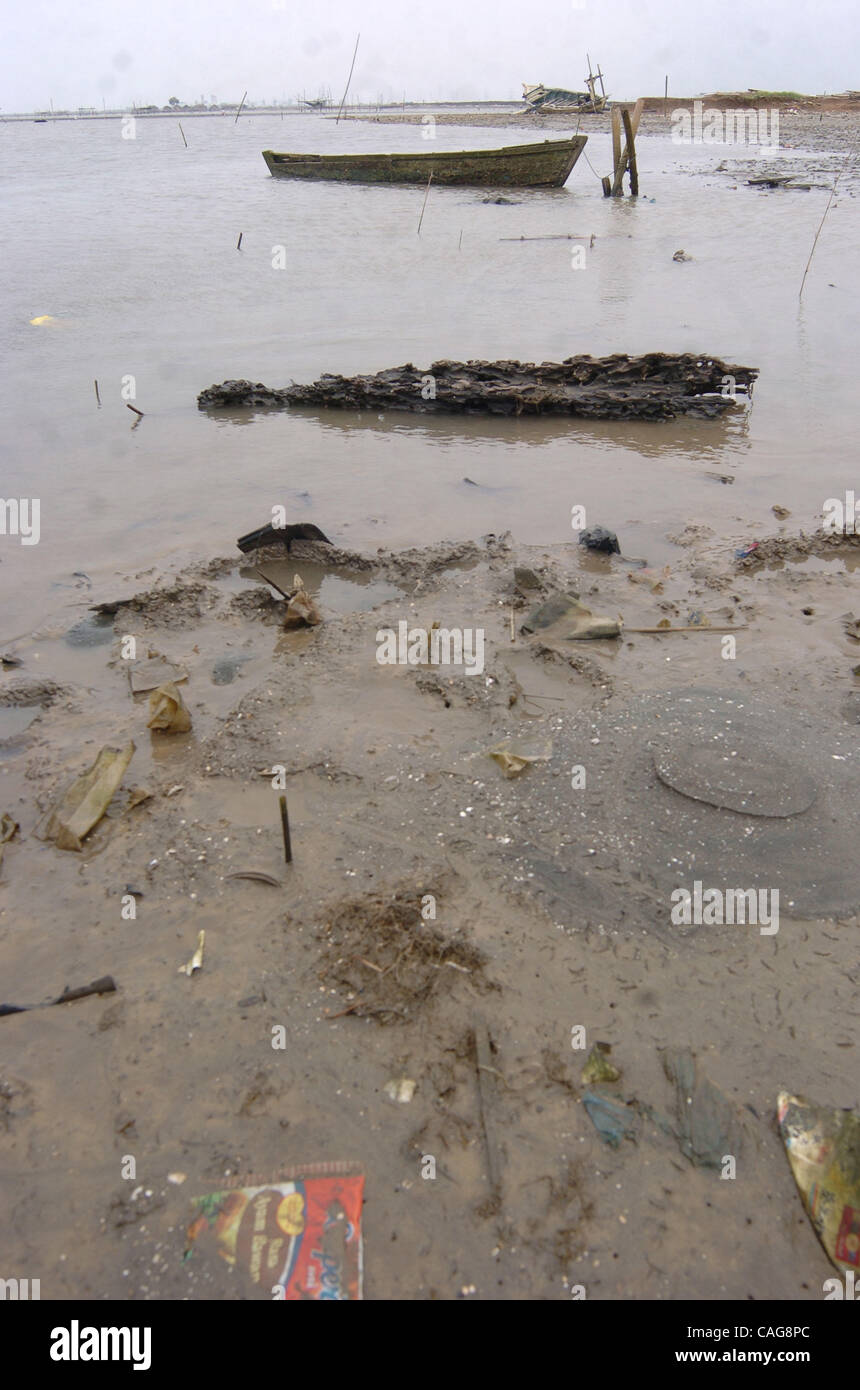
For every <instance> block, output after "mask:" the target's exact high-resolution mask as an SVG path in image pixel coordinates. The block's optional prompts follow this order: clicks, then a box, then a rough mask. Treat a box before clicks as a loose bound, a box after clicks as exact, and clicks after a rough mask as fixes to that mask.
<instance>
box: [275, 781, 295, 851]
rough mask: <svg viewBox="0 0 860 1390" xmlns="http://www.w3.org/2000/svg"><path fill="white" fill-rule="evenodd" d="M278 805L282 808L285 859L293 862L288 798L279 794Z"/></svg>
mask: <svg viewBox="0 0 860 1390" xmlns="http://www.w3.org/2000/svg"><path fill="white" fill-rule="evenodd" d="M278 805H279V806H280V808H281V830H282V831H283V834H284V859H285V860H286V862H287V863H288V864H292V862H293V847H292V845H291V843H290V817H289V815H288V814H287V798H286V797H285V796H279V797H278Z"/></svg>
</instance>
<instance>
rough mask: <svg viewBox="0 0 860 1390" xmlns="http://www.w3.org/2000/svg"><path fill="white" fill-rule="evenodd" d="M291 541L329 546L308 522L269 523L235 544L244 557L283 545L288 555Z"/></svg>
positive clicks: (319, 531)
mask: <svg viewBox="0 0 860 1390" xmlns="http://www.w3.org/2000/svg"><path fill="white" fill-rule="evenodd" d="M211 389H213V390H214V389H217V388H214V387H213V388H211ZM263 390H265V387H264V388H263ZM293 541H322V542H323V544H324V545H331V541H330V540H329V538H328V536H324V535H323V533H322V531H321V530H320V528H319V527H318V526H314V525H313V524H312V523H311V522H309V521H300V522H299V523H298V524H297V525H295V526H273V525H272V524H271V522H270V523H269V525H268V526H260V527H258V528H257V530H256V531H249V532H248V534H247V535H246V536H240V537H239V539H238V540H237V542H236V544H237V545H238V547H239V549H240V550H241V551H242V552H243V554H245V555H247V553H248V551H249V550H259V549H260V547H261V546H264V545H284V546H286V549H287V554H288V555H289V553H290V547H291V546H292V543H293Z"/></svg>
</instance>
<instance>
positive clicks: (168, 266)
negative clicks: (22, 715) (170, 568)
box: [0, 116, 858, 641]
mask: <svg viewBox="0 0 860 1390" xmlns="http://www.w3.org/2000/svg"><path fill="white" fill-rule="evenodd" d="M184 128H185V133H186V136H187V139H188V144H189V148H188V149H186V148H185V147H184V146H183V143H182V139H181V137H180V134H179V131H178V129H177V125H176V122H174V121H173V120H170V119H153V120H146V119H139V120H138V121H137V124H136V130H135V135H136V138H135V139H133V140H130V139H123V138H122V135H121V124H120V122H119V121H110V120H107V121H81V122H74V121H69V122H55V123H49V124H46V125H34V124H27V123H4V124H2V125H0V144H2V168H3V176H2V178H3V199H2V205H3V211H2V214H1V215H2V236H3V245H4V249H5V252H6V254H5V257H4V260H5V271H4V281H5V283H4V301H5V304H6V306H7V309H6V314H5V316H4V320H3V323H2V328H0V333H2V346H3V349H4V350H5V354H4V355H5V359H6V363H7V366H6V371H5V373H4V378H3V383H2V394H3V417H4V425H5V428H4V432H3V433H4V454H5V460H4V463H3V468H2V495H3V497H4V498H9V497H37V498H39V499H40V503H41V539H40V542H39V544H38V545H22V544H21V543H20V540H19V538H17V537H15V536H0V560H2V570H0V574H2V577H3V580H4V584H3V604H2V614H3V616H2V622H0V639H2V640H4V641H7V640H9V639H10V638H12V637H15V636H16V635H17V634H19V633H22V632H27V631H29V630H31V628H32V627H33V626H34V625H36V624H38V623H40V622H42V621H45V620H46V618H47V617H48V616H49V615H56V614H58V613H60V614H66V615H67V616H68V620H69V623H71V622H73V621H75V619H76V618H77V617H78V616H80V614H81V613H82V612H83V611H84V609H85V606H86V603H87V602H94V601H96V599H98V598H101V597H103V596H104V591H105V590H106V589H109V588H110V586H111V583H112V582H113V580H114V578H115V576H116V575H117V574H119V573H123V574H125V573H129V572H130V571H135V570H137V571H145V570H147V569H149V567H151V566H157V567H161V566H162V565H165V564H168V563H171V562H181V561H183V560H185V559H187V558H189V557H191V556H204V557H205V556H211V555H224V554H229V553H231V552H232V549H233V543H234V539H235V537H236V536H237V535H239V534H241V533H242V532H244V531H247V530H248V529H251V528H253V527H256V526H259V525H260V524H262V523H264V522H265V521H266V520H267V519H268V518H269V515H270V509H271V507H272V506H273V505H275V504H278V503H283V504H284V505H285V506H286V507H287V509H288V513H289V514H290V515H291V516H293V517H295V519H297V520H313V521H314V522H316V523H317V524H318V525H320V526H321V527H322V529H323V530H324V531H325V532H326V534H327V535H329V536H331V538H332V539H333V540H335V541H337V542H339V543H340V544H342V545H344V546H348V547H351V548H368V549H375V548H376V547H378V546H382V545H385V546H400V545H408V544H422V543H427V542H430V541H432V540H435V539H437V538H439V537H441V536H446V537H451V538H460V537H470V536H476V535H481V534H483V533H485V532H487V531H497V532H498V531H503V530H506V529H508V528H510V529H512V530H513V531H514V533H515V535H516V536H517V537H518V538H519V539H521V540H523V541H526V542H529V543H532V544H541V543H546V544H556V543H558V542H563V541H564V540H565V539H572V535H571V531H570V525H569V517H570V509H571V506H573V505H574V504H585V506H586V508H587V511H588V519H589V522H590V523H592V524H593V523H602V524H607V525H610V526H612V527H613V528H614V529H616V530H617V531H618V532H619V534H620V536H621V540H622V548H623V550H624V552H625V553H627V554H633V555H647V556H648V558H649V559H651V560H652V562H654V563H662V562H664V561H665V560H666V559H667V558H670V556H671V553H672V546H671V544H670V543H669V542H668V541H667V540H666V534H667V533H672V532H674V531H677V530H679V529H680V528H681V527H682V526H683V525H684V524H685V523H686V522H687V521H696V522H706V523H707V524H709V525H710V526H712V527H713V528H714V529H715V530H716V531H717V532H718V533H719V534H724V535H727V536H740V537H744V536H746V535H748V534H750V531H749V528H750V527H751V525H755V524H759V523H764V524H765V526H766V527H767V529H770V528H771V527H774V526H775V524H776V523H775V522H774V520H773V517H772V516H771V513H770V506H771V504H772V503H774V502H779V503H781V504H783V505H785V506H787V507H789V508H791V510H792V513H793V517H792V521H791V523H790V524H791V525H792V526H794V525H795V524H796V525H798V526H801V527H804V528H809V527H811V526H814V525H815V523H816V520H817V518H818V515H819V513H820V511H821V507H822V504H823V502H824V500H825V499H826V498H827V497H830V496H842V495H843V494H844V492H845V490H846V489H847V488H851V487H855V488H856V484H857V481H858V479H857V470H856V462H855V459H856V451H855V447H854V444H853V442H852V438H851V406H852V403H853V397H854V394H855V384H854V374H853V361H852V359H853V342H854V338H855V335H856V303H857V288H858V283H857V282H858V266H857V259H856V256H854V255H853V247H854V246H855V245H856V238H857V229H856V220H857V219H856V205H855V202H854V199H853V197H852V195H851V192H850V187H846V190H845V191H844V192H840V194H839V196H838V198H837V199H836V200H835V204H834V206H833V207H832V209H831V212H830V214H829V215H828V218H827V222H826V224H825V228H824V230H823V232H822V235H821V238H820V241H819V244H818V248H817V251H816V256H815V260H814V262H813V267H812V270H811V272H810V276H809V279H808V281H807V285H806V290H805V294H804V299H803V303H802V306H800V305H799V304H798V288H799V284H800V279H801V276H802V273H803V267H804V265H805V262H806V259H807V256H808V254H809V249H810V246H811V244H812V238H813V236H814V233H815V229H816V227H817V225H818V222H819V219H820V217H821V214H822V212H823V211H824V207H825V204H826V200H827V196H828V195H827V193H826V192H823V191H819V190H814V191H812V192H810V193H799V192H792V193H782V192H776V193H762V192H759V191H757V190H753V189H751V188H748V187H746V186H745V185H744V184H743V183H739V184H738V185H737V186H733V180H732V179H731V178H730V177H728V178H727V176H726V175H725V174H716V173H713V172H712V171H714V170H715V169H716V165H717V164H718V163H719V162H720V160H721V159H723V158H725V157H727V156H728V157H729V158H732V157H733V156H736V157H737V158H743V157H744V156H745V155H748V154H749V151H748V150H745V149H744V148H743V147H735V148H734V149H728V150H726V148H725V147H718V148H716V149H711V148H709V147H705V148H703V147H698V148H697V147H678V146H674V145H673V144H672V143H671V141H670V140H669V139H668V138H666V139H661V138H659V137H649V136H643V137H642V138H641V139H640V141H639V169H640V181H641V188H642V191H643V195H645V196H643V197H641V198H640V199H639V200H638V201H634V200H631V199H628V198H625V199H623V200H604V198H603V197H602V195H601V190H600V185H599V182H598V180H597V178H596V177H595V175H594V173H593V172H592V170H591V169H590V168H589V165H588V164H587V163H586V160H585V159H584V158H583V159H581V160H580V162H579V164H578V165H577V167H576V169H575V170H574V172H573V175H572V176H571V179H570V180H569V182H568V185H567V187H566V188H565V189H563V190H556V191H552V192H541V193H537V192H531V193H529V192H515V193H508V194H507V196H509V197H511V198H512V199H514V200H515V205H514V206H499V205H495V204H484V202H483V199H484V198H485V197H487V196H489V195H488V194H487V192H486V191H484V190H468V189H433V190H431V193H430V196H429V199H428V202H427V207H426V210H425V213H424V219H423V225H422V229H421V234H420V236H418V235H417V234H416V233H417V226H418V219H419V215H420V212H421V205H422V201H423V197H424V192H423V190H416V189H406V188H384V187H383V188H379V187H372V188H362V187H345V186H339V185H335V184H303V183H299V182H295V183H294V182H290V181H286V180H283V181H279V180H273V179H272V178H270V176H269V175H268V172H267V170H266V168H265V165H264V163H263V160H262V159H261V157H260V151H261V150H262V149H264V148H269V147H271V148H275V149H279V148H280V149H295V150H301V149H308V150H320V151H324V150H335V149H348V150H362V149H394V150H396V149H409V148H421V149H426V148H427V147H428V143H427V142H426V141H424V140H423V139H422V130H421V128H420V127H408V126H407V127H399V126H382V125H374V124H371V123H367V124H365V123H359V122H350V123H348V124H341V125H339V126H336V125H335V123H334V122H333V121H331V120H326V119H323V118H320V117H315V116H290V117H287V118H286V119H284V118H281V117H279V116H271V117H265V116H252V117H247V118H246V117H243V118H242V119H241V120H240V121H239V122H238V124H236V123H234V121H233V118H232V117H225V118H223V119H221V118H219V119H216V118H207V119H197V120H194V119H190V118H189V119H187V120H185V122H184ZM559 133H560V132H555V131H554V132H553V134H554V135H557V134H559ZM435 138H436V141H437V142H438V144H439V146H441V147H445V148H452V149H453V148H464V147H477V146H497V145H502V144H508V143H522V142H523V141H524V140H525V139H527V138H531V137H527V136H526V135H524V133H523V132H522V131H521V130H511V131H510V132H508V131H505V130H499V129H470V128H462V129H458V128H457V127H438V128H437V129H436V133H435ZM586 154H587V156H588V159H589V160H590V162H591V164H592V165H593V166H594V169H595V170H597V171H598V172H600V173H602V172H604V171H605V170H606V169H608V167H609V164H610V148H609V137H608V136H607V135H593V136H591V137H590V138H589V143H588V146H587V148H586ZM792 155H793V156H794V157H796V156H797V151H796V150H795V151H792ZM698 170H701V171H707V175H708V176H707V177H705V176H702V174H700V173H698V172H697V171H698ZM651 199H654V200H656V201H651ZM240 232H241V233H242V249H241V250H240V251H237V250H236V242H237V239H238V236H239V233H240ZM565 233H575V234H577V235H583V236H584V237H586V238H589V237H590V235H591V234H594V235H595V237H596V241H595V244H594V246H593V247H591V248H589V249H587V250H586V268H585V269H579V270H574V269H572V266H571V249H572V244H571V243H569V242H567V241H534V242H522V243H518V242H516V241H513V242H512V241H507V240H504V238H507V237H519V236H547V235H550V234H555V235H560V234H565ZM278 246H283V247H285V248H286V268H285V269H273V266H272V258H273V249H274V248H276V247H278ZM679 248H684V249H685V250H686V251H687V252H688V254H690V255H691V256H693V258H694V259H693V260H692V261H690V262H688V263H684V264H678V263H676V262H674V261H673V260H672V255H673V252H674V251H676V250H677V249H679ZM849 306H852V307H851V308H850V309H849ZM41 315H51V316H52V317H53V318H54V319H55V320H56V322H54V323H50V324H44V325H41V326H33V325H31V323H30V320H31V319H32V318H34V317H37V316H41ZM653 349H662V350H666V351H688V350H689V351H696V352H707V353H711V354H716V355H719V356H722V357H724V358H726V359H727V360H729V361H736V362H741V363H744V364H747V365H754V366H758V367H759V368H760V369H761V377H760V380H759V382H758V384H757V386H756V390H755V396H754V402H753V405H752V408H751V409H749V410H742V411H740V412H739V413H738V414H737V416H736V417H734V418H733V419H731V420H730V421H728V422H701V421H691V420H681V421H676V422H670V423H667V424H663V425H655V424H645V423H642V424H635V423H634V424H631V423H624V422H596V423H595V422H592V423H589V422H582V421H558V420H553V421H546V420H538V419H528V420H524V419H519V420H458V419H443V418H434V419H431V420H428V419H426V418H422V419H417V418H413V417H409V416H405V415H396V414H389V415H387V416H385V417H384V418H381V417H374V416H372V415H368V414H364V415H361V416H358V415H355V414H350V413H341V412H310V411H302V412H299V411H294V412H285V413H272V412H268V413H267V412H257V413H256V414H255V413H246V414H241V415H233V416H230V415H221V416H217V415H208V414H205V413H202V412H200V411H198V409H197V406H196V395H197V393H198V391H199V390H201V389H202V388H203V387H205V386H208V385H210V384H211V383H212V382H216V381H221V380H224V379H225V378H228V377H241V376H244V377H249V378H251V379H253V380H259V381H264V382H266V383H267V384H270V385H276V386H277V385H283V384H285V383H286V382H287V381H288V380H289V379H291V378H292V379H294V380H296V381H310V380H312V379H314V378H315V377H316V376H318V375H319V374H320V373H321V372H324V371H334V372H344V373H351V372H359V371H361V372H365V371H373V370H378V369H380V368H383V367H386V366H391V365H395V364H398V363H402V362H404V361H413V362H414V363H415V364H416V365H419V366H424V365H427V366H429V364H430V362H431V361H432V360H433V359H434V358H439V357H444V356H449V357H457V358H470V357H485V358H504V357H519V358H521V359H526V360H541V359H544V358H561V357H565V356H568V355H570V354H573V353H579V352H592V353H596V354H597V353H605V352H615V351H627V352H642V351H647V350H653ZM129 376H133V377H134V385H135V390H136V399H135V401H134V403H135V404H136V405H137V406H138V408H139V409H141V410H143V411H144V412H145V416H144V418H143V419H142V420H138V419H137V417H136V416H133V415H132V414H131V413H130V412H129V411H128V410H127V409H126V402H125V400H124V398H123V395H122V388H123V378H125V377H129ZM94 379H98V382H99V391H100V395H101V408H99V406H98V405H97V402H96V397H95V391H94V388H93V380H94ZM708 471H712V472H714V471H719V472H725V473H729V474H733V475H734V477H735V482H734V483H733V484H732V485H730V486H721V485H720V483H719V482H718V481H716V480H715V479H714V478H712V477H708V476H706V475H707V472H708ZM465 477H468V478H470V479H471V480H473V481H474V482H477V483H479V484H482V485H486V486H479V487H478V488H473V487H470V486H468V484H464V482H463V479H464V478H465ZM491 489H495V490H491ZM82 569H83V570H85V571H86V573H87V575H88V576H89V577H90V579H91V581H92V585H93V587H92V590H88V589H85V588H84V587H82V585H81V583H80V582H79V581H77V580H75V578H74V577H73V574H74V572H75V571H80V570H82Z"/></svg>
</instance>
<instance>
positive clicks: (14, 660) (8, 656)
mask: <svg viewBox="0 0 860 1390" xmlns="http://www.w3.org/2000/svg"><path fill="white" fill-rule="evenodd" d="M0 663H2V664H3V665H4V666H23V665H24V663H23V661H22V660H21V658H20V656H13V655H12V653H11V652H2V653H0Z"/></svg>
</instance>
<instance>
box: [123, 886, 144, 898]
mask: <svg viewBox="0 0 860 1390" xmlns="http://www.w3.org/2000/svg"><path fill="white" fill-rule="evenodd" d="M123 891H124V892H126V893H130V894H131V896H132V897H133V898H142V897H143V896H144V893H143V889H142V888H132V886H131V884H130V883H127V884H126V885H125V888H124V890H123Z"/></svg>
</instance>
